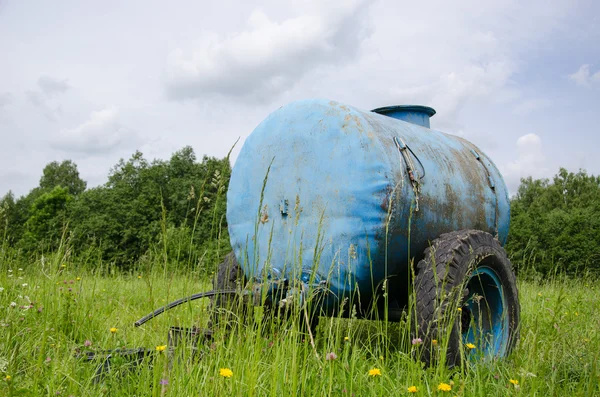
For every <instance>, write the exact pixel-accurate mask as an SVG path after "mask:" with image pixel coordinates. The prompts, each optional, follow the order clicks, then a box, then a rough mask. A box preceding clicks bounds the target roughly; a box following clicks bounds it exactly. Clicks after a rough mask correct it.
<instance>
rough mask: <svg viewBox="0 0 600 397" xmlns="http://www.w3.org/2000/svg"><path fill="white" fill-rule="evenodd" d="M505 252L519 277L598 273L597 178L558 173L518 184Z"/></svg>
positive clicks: (599, 215)
mask: <svg viewBox="0 0 600 397" xmlns="http://www.w3.org/2000/svg"><path fill="white" fill-rule="evenodd" d="M510 209H511V225H510V232H509V237H508V242H507V246H506V248H507V251H508V253H509V255H510V256H511V260H512V262H513V263H514V264H515V266H516V268H517V270H518V271H527V270H533V271H535V272H536V273H538V274H542V275H548V274H550V273H555V272H556V273H562V274H570V275H575V274H583V273H585V272H589V273H592V274H599V273H600V176H593V175H588V174H587V173H586V172H585V171H581V170H580V171H579V172H577V173H573V172H568V171H567V170H566V169H564V168H560V170H559V172H558V173H557V174H556V175H555V176H554V177H553V178H552V180H550V179H533V178H531V177H529V178H525V179H521V184H520V186H519V189H518V192H517V193H516V194H515V196H514V197H513V198H512V200H511V205H510Z"/></svg>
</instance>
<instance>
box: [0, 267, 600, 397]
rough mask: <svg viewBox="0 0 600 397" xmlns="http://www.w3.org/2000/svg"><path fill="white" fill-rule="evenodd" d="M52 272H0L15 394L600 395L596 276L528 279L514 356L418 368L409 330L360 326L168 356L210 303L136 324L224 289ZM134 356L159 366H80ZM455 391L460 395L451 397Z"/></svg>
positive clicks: (276, 332) (324, 325)
mask: <svg viewBox="0 0 600 397" xmlns="http://www.w3.org/2000/svg"><path fill="white" fill-rule="evenodd" d="M161 265H162V264H161ZM52 267H53V269H54V270H48V269H46V270H45V271H43V269H42V267H41V264H39V263H36V264H22V265H19V264H18V262H16V261H9V263H3V264H0V287H1V288H2V291H0V374H1V375H2V379H1V380H0V395H2V396H12V395H31V396H56V395H61V396H121V395H123V396H133V395H137V396H158V395H161V396H222V395H231V396H293V395H306V396H316V395H318V396H322V395H332V396H352V395H355V396H382V395H393V396H398V395H409V394H412V393H409V388H411V390H413V391H414V390H415V388H416V390H418V391H417V392H416V393H414V395H444V396H445V395H447V396H513V395H527V396H529V395H543V396H559V395H560V396H563V395H569V396H572V395H575V396H592V395H600V386H599V384H600V382H599V381H600V370H599V368H598V364H599V359H600V339H599V331H598V330H599V329H600V288H599V287H598V286H597V285H596V284H595V283H593V282H591V281H586V280H585V279H583V280H580V281H578V280H569V279H563V278H560V277H554V278H552V279H548V280H544V281H541V282H535V283H534V282H527V281H523V280H520V281H519V291H520V299H521V306H522V320H521V326H522V328H521V338H520V341H519V343H518V345H517V347H516V349H515V350H514V351H513V353H512V354H511V355H510V357H508V358H507V359H505V360H501V361H494V362H487V363H476V364H469V365H467V366H465V367H462V368H454V369H448V368H447V367H445V366H434V367H432V368H428V369H424V368H422V366H421V365H420V364H419V363H418V362H417V361H416V360H415V359H414V358H413V357H412V354H411V350H413V349H418V348H419V346H418V345H416V346H414V345H412V344H411V343H410V340H408V339H409V336H408V330H406V329H405V327H402V326H401V325H400V326H399V325H395V326H391V327H385V326H384V325H383V324H382V323H377V322H368V321H361V320H356V319H350V320H337V319H328V318H321V322H320V325H319V328H318V330H317V331H318V332H317V335H316V347H315V348H314V349H313V347H312V346H311V345H310V343H309V340H308V338H307V337H306V335H304V334H299V333H298V332H297V331H296V329H297V327H295V324H294V322H292V324H291V325H290V324H279V325H277V324H275V326H273V327H271V328H264V329H263V328H262V327H258V326H256V324H254V325H244V324H240V325H239V326H237V327H234V328H233V330H232V332H230V333H226V332H221V331H217V333H216V334H215V335H214V336H213V339H212V340H211V341H208V342H206V343H200V344H199V345H198V350H197V351H196V355H195V356H194V357H193V358H192V357H191V354H190V352H191V349H189V346H188V345H186V346H183V347H181V348H179V349H178V351H177V352H175V353H176V354H180V355H179V356H178V358H176V357H173V356H172V354H173V353H172V352H170V351H169V349H167V350H165V351H163V352H159V351H157V350H156V349H155V347H157V346H164V345H167V344H168V330H169V327H170V326H180V327H190V326H193V325H198V326H204V325H205V324H206V323H207V321H208V310H207V306H208V300H207V299H204V300H201V301H195V302H191V303H186V304H184V305H181V306H179V307H177V308H175V309H173V310H171V311H168V312H165V313H164V314H162V315H161V316H159V317H157V318H155V319H153V320H151V321H149V322H148V323H146V324H144V325H143V326H141V327H139V328H136V327H134V326H133V323H134V322H135V321H136V320H137V319H139V318H141V317H142V316H144V315H145V314H147V313H149V312H151V311H152V310H153V309H155V308H157V307H159V306H162V305H164V304H166V303H167V302H169V301H172V300H175V299H177V298H180V297H183V296H188V295H191V294H193V293H195V292H199V291H204V290H209V289H211V281H210V280H207V279H199V278H198V277H196V276H194V275H188V274H177V273H165V272H164V271H163V270H162V266H159V265H158V264H157V266H156V268H161V270H160V271H159V270H157V271H155V272H152V273H150V274H139V273H131V274H118V273H116V274H112V275H110V274H109V275H101V274H99V273H96V274H94V273H90V272H86V271H82V270H78V268H77V267H76V266H75V265H74V264H72V263H66V264H65V266H64V267H63V266H62V264H60V263H59V262H55V264H54V265H52ZM20 268H22V269H24V270H20ZM13 302H14V304H13ZM259 313H260V309H258V312H257V314H259ZM256 318H257V319H260V318H261V317H260V316H257V317H256ZM269 325H271V324H269ZM111 328H116V329H117V330H116V332H115V333H112V332H111V331H110V330H111ZM386 330H387V332H386ZM86 341H87V342H86ZM90 343H91V345H90V346H86V344H90ZM122 347H126V348H136V347H148V348H151V349H152V355H151V357H152V358H153V359H152V360H150V359H147V361H145V362H143V363H142V365H140V366H134V365H132V364H131V363H130V362H129V361H127V360H126V359H124V358H119V357H116V358H115V361H114V363H113V366H112V368H111V371H110V372H109V373H108V374H107V375H106V376H105V377H104V378H102V379H101V380H100V381H98V382H95V380H94V374H95V370H96V368H97V366H98V365H99V364H100V363H99V362H88V361H85V360H84V359H82V358H77V357H76V353H77V352H78V351H101V350H104V349H115V348H122ZM186 347H188V348H186ZM221 370H224V371H221ZM227 370H229V371H231V373H228V371H227ZM220 372H221V373H223V374H224V375H231V376H230V377H227V376H222V375H221V374H220ZM370 373H371V374H372V375H370ZM442 384H444V385H447V386H448V387H449V388H451V390H450V391H441V390H438V387H439V386H440V385H442ZM413 387H414V388H413ZM442 388H444V387H442Z"/></svg>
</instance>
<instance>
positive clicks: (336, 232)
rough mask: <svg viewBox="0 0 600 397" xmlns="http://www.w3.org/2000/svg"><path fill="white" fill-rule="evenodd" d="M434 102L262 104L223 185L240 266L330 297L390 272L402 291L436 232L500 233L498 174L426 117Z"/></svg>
mask: <svg viewBox="0 0 600 397" xmlns="http://www.w3.org/2000/svg"><path fill="white" fill-rule="evenodd" d="M434 114H435V111H434V110H433V109H432V108H429V107H425V106H415V105H403V106H389V107H384V108H378V109H374V110H370V111H369V110H362V109H358V108H356V107H353V106H350V105H347V104H343V103H339V102H336V101H331V100H323V99H311V100H301V101H296V102H293V103H289V104H287V105H285V106H282V107H280V108H279V109H277V110H275V111H273V112H272V113H271V114H269V115H268V116H267V117H266V118H265V119H264V120H263V121H262V122H261V123H260V124H259V125H258V126H257V127H256V128H255V129H254V131H253V132H252V133H251V134H250V136H249V137H248V138H247V140H246V141H245V143H244V145H243V147H242V149H241V151H240V153H239V156H238V158H237V160H236V162H235V164H234V167H233V169H232V174H231V179H230V184H229V190H228V193H227V223H228V229H229V235H230V240H231V244H232V248H233V250H234V252H235V256H236V258H237V260H238V262H239V263H240V266H241V267H242V269H243V271H244V273H245V275H246V276H247V277H248V278H261V277H268V278H271V279H281V278H285V279H300V280H302V281H303V282H305V283H309V282H310V283H319V282H322V281H326V282H327V286H328V291H329V296H330V298H332V299H330V300H329V301H328V302H329V303H328V304H327V305H328V307H333V306H334V303H335V302H339V300H340V299H342V298H344V297H348V296H350V295H352V294H354V293H356V292H359V293H360V296H361V297H365V296H366V297H368V296H370V295H372V292H374V290H375V289H376V288H377V286H378V285H380V284H381V282H382V281H383V280H384V279H386V278H389V279H390V280H395V281H394V282H393V283H392V284H391V285H392V288H391V291H390V292H391V293H392V294H395V295H397V296H402V295H403V294H406V292H407V290H408V285H409V284H408V282H409V281H410V274H411V266H412V263H413V262H412V261H413V260H414V263H416V261H417V260H418V259H419V258H420V257H421V256H422V255H423V251H424V249H425V248H426V246H427V244H428V243H429V242H430V241H431V240H433V239H435V238H436V237H438V236H439V235H440V234H442V233H445V232H450V231H454V230H461V229H478V230H482V231H486V232H489V233H491V234H492V235H494V236H496V237H497V239H498V240H499V241H500V243H501V244H502V245H503V244H504V243H505V242H506V238H507V234H508V229H509V218H510V217H509V211H510V206H509V198H508V190H507V187H506V185H505V183H504V180H503V178H502V175H501V174H500V172H499V170H498V169H497V168H496V166H495V165H494V163H493V162H492V160H491V159H490V158H489V157H488V156H486V154H485V153H483V152H482V151H481V150H480V149H479V148H478V147H476V146H475V145H474V144H473V143H471V142H469V141H467V140H465V139H463V138H460V137H458V136H454V135H451V134H447V133H444V132H441V131H437V130H434V129H431V128H430V123H429V119H430V117H431V116H433V115H434ZM327 305H326V306H327Z"/></svg>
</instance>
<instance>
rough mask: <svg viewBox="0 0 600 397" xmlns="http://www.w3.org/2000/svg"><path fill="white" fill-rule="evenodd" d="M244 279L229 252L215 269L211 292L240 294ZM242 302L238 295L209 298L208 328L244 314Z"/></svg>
mask: <svg viewBox="0 0 600 397" xmlns="http://www.w3.org/2000/svg"><path fill="white" fill-rule="evenodd" d="M245 283H246V277H245V276H244V272H243V271H242V268H241V266H240V265H239V263H238V262H237V259H236V257H235V254H234V253H233V251H232V252H230V253H229V254H227V255H226V256H225V259H224V260H223V262H222V263H220V264H219V267H218V268H217V274H216V277H215V278H214V280H213V290H215V291H217V290H230V289H236V290H238V291H240V292H241V290H242V288H243V287H244V286H245ZM244 306H245V305H244V302H242V300H241V299H240V295H239V294H223V295H216V296H213V297H212V298H211V313H212V315H211V321H210V322H209V328H213V327H214V326H215V325H217V324H218V323H219V322H222V321H227V322H228V324H227V325H228V326H230V325H231V324H229V322H230V321H231V320H232V319H233V317H234V316H235V315H241V316H242V317H243V315H244V314H245V310H244Z"/></svg>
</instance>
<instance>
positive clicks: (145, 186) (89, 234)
mask: <svg viewBox="0 0 600 397" xmlns="http://www.w3.org/2000/svg"><path fill="white" fill-rule="evenodd" d="M230 172H231V167H230V163H229V156H227V157H225V158H223V159H218V158H214V157H207V156H204V157H203V158H202V160H201V161H198V159H197V158H196V155H195V154H194V151H193V149H192V148H191V147H189V146H186V147H184V148H183V149H181V150H179V151H177V152H175V153H174V154H173V155H172V156H171V158H170V159H169V160H168V161H163V160H157V159H155V160H153V161H152V162H149V161H148V160H146V159H145V158H144V156H143V154H142V153H141V152H139V151H136V152H135V153H134V154H133V155H132V156H131V157H130V158H129V159H128V160H127V161H125V160H124V159H121V160H120V161H119V162H118V163H117V164H116V165H115V166H114V167H112V168H111V169H110V172H109V175H108V181H107V182H106V183H105V184H104V185H101V186H98V187H93V188H87V183H86V182H85V181H83V180H82V179H81V177H80V176H79V171H78V169H77V165H76V164H75V163H74V162H72V161H71V160H65V161H62V162H60V163H59V162H56V161H55V162H51V163H49V164H47V165H46V167H45V168H44V170H43V172H42V176H41V178H40V182H39V186H37V187H35V188H34V189H32V190H31V191H30V192H29V193H28V194H27V195H24V196H22V197H19V198H16V197H15V196H14V194H13V193H12V192H8V193H7V194H6V195H5V196H4V197H3V198H2V199H0V237H3V238H2V250H3V251H6V250H9V249H10V250H13V252H14V251H17V252H18V253H19V254H20V255H24V256H40V255H43V254H49V253H52V252H55V251H57V250H58V249H60V248H62V249H64V246H65V245H67V246H68V250H69V251H70V255H72V256H73V257H84V256H86V255H87V256H90V255H92V256H94V257H100V259H101V260H103V261H106V262H109V263H113V264H114V265H116V266H118V267H120V268H122V269H130V268H132V267H134V266H135V265H136V263H137V262H138V261H140V259H142V258H144V257H148V256H152V257H153V259H156V257H159V258H161V260H164V261H165V262H166V261H169V262H170V263H171V264H172V263H173V262H174V263H176V264H187V265H189V266H196V265H198V264H199V263H214V261H217V260H219V259H220V258H222V257H223V256H224V255H225V254H226V250H227V245H228V241H229V237H228V235H227V224H226V220H225V204H226V200H225V199H226V195H225V194H226V191H227V186H228V182H229V176H230Z"/></svg>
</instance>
